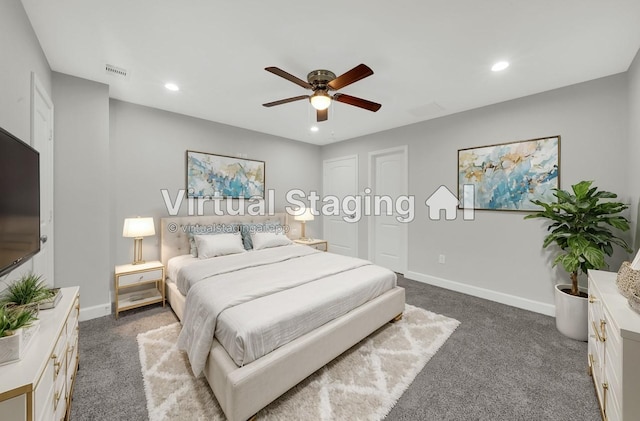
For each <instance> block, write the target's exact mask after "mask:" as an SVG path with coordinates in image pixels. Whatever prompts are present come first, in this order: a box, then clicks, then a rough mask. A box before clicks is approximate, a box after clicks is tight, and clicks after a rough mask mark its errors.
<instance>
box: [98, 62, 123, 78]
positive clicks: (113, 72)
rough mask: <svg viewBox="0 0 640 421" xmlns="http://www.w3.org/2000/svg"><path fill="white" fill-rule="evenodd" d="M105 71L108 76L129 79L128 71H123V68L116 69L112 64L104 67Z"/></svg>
mask: <svg viewBox="0 0 640 421" xmlns="http://www.w3.org/2000/svg"><path fill="white" fill-rule="evenodd" d="M104 70H106V71H107V73H108V74H110V75H113V76H119V77H127V74H128V72H127V69H123V68H122V67H116V66H114V65H112V64H107V65H105V66H104Z"/></svg>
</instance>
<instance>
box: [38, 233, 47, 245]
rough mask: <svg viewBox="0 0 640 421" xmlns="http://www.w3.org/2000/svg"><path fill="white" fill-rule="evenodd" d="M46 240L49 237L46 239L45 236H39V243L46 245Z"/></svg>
mask: <svg viewBox="0 0 640 421" xmlns="http://www.w3.org/2000/svg"><path fill="white" fill-rule="evenodd" d="M48 239H49V237H47V236H46V235H41V236H40V242H41V243H42V244H44V243H46V242H47V240H48Z"/></svg>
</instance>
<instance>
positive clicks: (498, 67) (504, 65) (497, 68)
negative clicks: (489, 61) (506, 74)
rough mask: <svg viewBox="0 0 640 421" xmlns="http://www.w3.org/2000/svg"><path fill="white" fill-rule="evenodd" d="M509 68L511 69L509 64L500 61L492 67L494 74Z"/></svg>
mask: <svg viewBox="0 0 640 421" xmlns="http://www.w3.org/2000/svg"><path fill="white" fill-rule="evenodd" d="M507 67H509V62H507V61H499V62H497V63H496V64H494V65H493V66H492V67H491V70H493V71H494V72H499V71H501V70H504V69H506V68H507Z"/></svg>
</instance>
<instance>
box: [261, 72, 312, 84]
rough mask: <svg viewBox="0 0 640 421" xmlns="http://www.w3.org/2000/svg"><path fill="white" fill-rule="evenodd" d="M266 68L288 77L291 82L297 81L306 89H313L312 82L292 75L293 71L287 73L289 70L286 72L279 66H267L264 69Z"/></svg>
mask: <svg viewBox="0 0 640 421" xmlns="http://www.w3.org/2000/svg"><path fill="white" fill-rule="evenodd" d="M264 70H266V71H267V72H271V73H273V74H274V75H278V76H280V77H282V78H285V79H287V80H288V81H289V82H293V83H295V84H296V85H300V86H302V87H303V88H305V89H313V86H311V84H310V83H308V82H305V81H304V80H302V79H300V78H297V77H295V76H294V75H292V74H291V73H287V72H285V71H284V70H282V69H279V68H277V67H265V69H264Z"/></svg>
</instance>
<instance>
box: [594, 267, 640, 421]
mask: <svg viewBox="0 0 640 421" xmlns="http://www.w3.org/2000/svg"><path fill="white" fill-rule="evenodd" d="M588 345H589V353H588V363H589V373H590V374H591V375H592V377H593V383H594V385H595V388H596V394H597V395H598V400H599V401H600V410H601V412H602V418H603V419H604V420H605V421H622V420H624V421H636V420H640V314H638V313H636V312H635V311H633V310H632V309H631V307H629V304H628V303H627V299H626V298H624V297H623V296H622V294H620V293H619V292H618V289H617V287H616V274H615V273H613V272H603V271H597V270H595V271H589V344H588Z"/></svg>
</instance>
